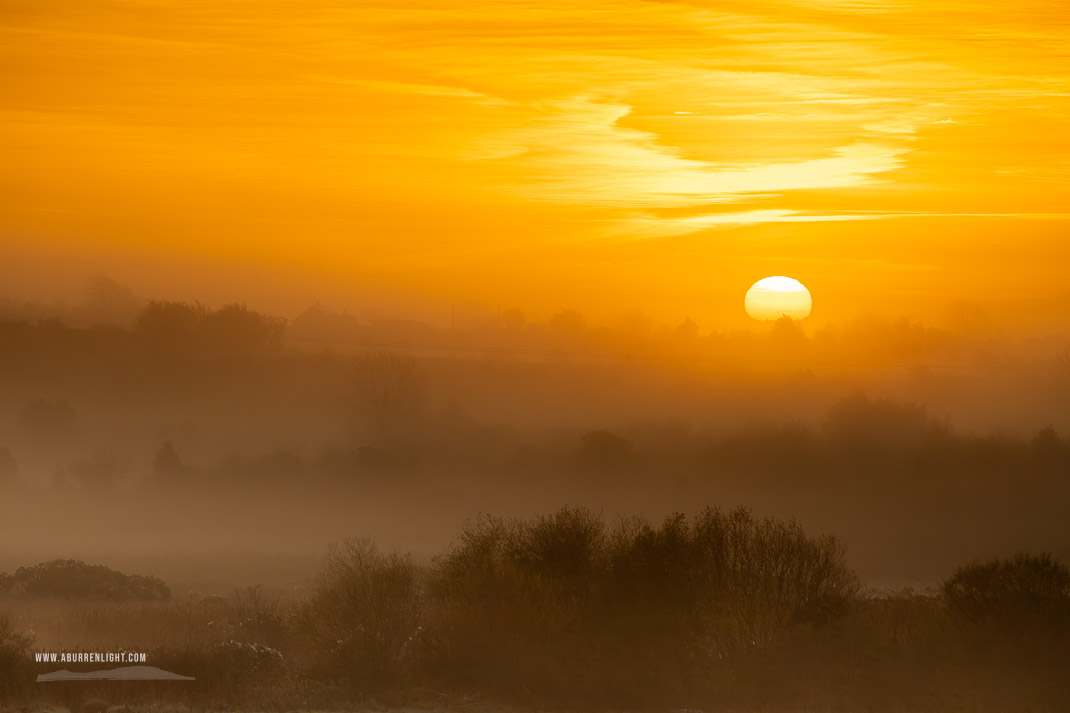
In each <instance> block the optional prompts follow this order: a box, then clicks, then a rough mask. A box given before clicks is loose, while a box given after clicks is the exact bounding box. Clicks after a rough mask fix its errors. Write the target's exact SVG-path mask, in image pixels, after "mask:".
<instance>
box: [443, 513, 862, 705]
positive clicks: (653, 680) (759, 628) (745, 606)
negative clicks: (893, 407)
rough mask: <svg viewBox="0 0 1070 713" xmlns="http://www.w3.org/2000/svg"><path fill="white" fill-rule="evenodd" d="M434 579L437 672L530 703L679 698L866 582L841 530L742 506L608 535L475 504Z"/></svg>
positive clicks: (840, 603)
mask: <svg viewBox="0 0 1070 713" xmlns="http://www.w3.org/2000/svg"><path fill="white" fill-rule="evenodd" d="M434 583H435V587H434V593H435V595H436V598H437V603H438V605H439V609H438V617H437V619H436V621H435V628H434V631H433V634H434V637H436V640H438V641H439V642H440V645H439V648H438V649H437V650H435V651H433V652H432V653H434V654H435V655H436V656H437V658H435V659H434V661H433V662H434V665H435V666H436V667H437V668H436V670H437V675H439V676H440V677H442V678H443V679H444V680H446V681H452V682H455V683H461V684H463V685H467V686H475V687H478V688H480V689H481V690H489V691H491V692H494V693H496V694H498V695H503V696H510V697H516V696H520V697H521V698H526V699H528V700H529V702H535V703H540V704H541V703H544V702H551V703H566V702H571V703H576V702H583V703H585V704H587V703H590V704H594V703H596V702H597V703H598V704H601V705H606V704H619V705H632V704H634V703H635V702H636V701H646V702H649V703H652V704H653V703H655V702H657V703H659V704H661V703H667V702H669V699H676V702H677V703H681V704H683V703H685V702H686V700H687V697H688V696H689V695H692V694H694V693H695V692H696V691H699V690H708V688H709V686H710V685H711V682H712V681H713V680H714V679H715V677H714V676H713V675H712V673H713V671H714V668H713V667H714V666H716V665H717V664H718V663H719V662H723V661H725V660H732V659H741V658H743V657H745V656H747V655H751V654H753V653H754V652H761V651H764V650H766V649H769V648H771V647H772V645H773V644H775V643H777V642H778V640H779V639H778V637H779V635H780V634H781V633H782V632H785V631H787V630H789V629H791V628H793V627H797V626H800V625H805V626H821V625H822V624H824V623H825V622H826V621H828V620H830V619H832V618H835V617H836V616H838V615H839V614H841V613H843V612H845V611H846V610H847V608H848V605H850V604H851V603H852V602H853V601H854V600H855V598H856V597H857V595H858V592H859V588H860V585H859V581H858V579H857V577H856V576H855V575H854V573H853V572H851V571H850V570H849V569H848V568H847V567H846V565H845V564H844V551H843V547H842V546H841V545H840V544H839V542H838V541H836V540H835V539H834V538H831V537H819V538H810V537H808V536H806V535H805V533H803V531H802V529H801V528H800V527H799V525H798V524H797V523H795V522H781V521H776V520H758V519H756V518H754V517H753V515H751V513H750V512H749V511H747V510H743V509H740V510H736V511H733V512H731V513H727V514H726V513H722V512H720V511H718V510H712V509H707V510H705V511H704V512H703V513H701V514H700V515H699V516H698V517H696V518H694V519H692V520H689V519H688V518H686V517H685V516H683V515H674V516H672V517H669V518H667V519H666V520H665V521H664V523H663V524H662V525H661V526H657V527H654V526H651V525H648V524H646V523H644V522H642V521H641V520H632V521H627V522H625V523H624V524H623V525H622V527H621V528H620V529H619V530H617V531H616V532H614V533H612V534H610V533H607V531H606V528H605V525H604V523H603V522H602V520H601V518H600V517H598V516H597V515H595V514H594V513H592V512H590V511H588V510H584V509H575V508H565V509H563V510H560V511H558V512H557V513H554V514H552V515H549V516H543V517H538V518H535V519H533V520H528V521H504V520H502V519H500V518H493V517H483V518H480V519H477V520H473V521H470V522H469V523H467V524H466V525H465V527H464V529H463V530H462V533H461V536H460V538H459V539H458V541H457V542H456V543H455V544H454V545H453V546H452V547H451V548H450V549H449V550H448V551H447V552H446V553H445V554H444V555H443V556H442V557H440V558H439V559H438V560H437V561H436V571H435V578H434ZM533 699H534V700H533Z"/></svg>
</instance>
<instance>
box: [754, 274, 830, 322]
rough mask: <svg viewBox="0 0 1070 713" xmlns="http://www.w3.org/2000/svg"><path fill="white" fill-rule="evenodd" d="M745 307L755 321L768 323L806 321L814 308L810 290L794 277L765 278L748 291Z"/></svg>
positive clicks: (777, 276)
mask: <svg viewBox="0 0 1070 713" xmlns="http://www.w3.org/2000/svg"><path fill="white" fill-rule="evenodd" d="M743 306H744V307H745V308H746V310H747V314H749V315H750V316H751V317H753V318H754V319H757V320H760V321H763V322H764V321H767V320H770V319H779V318H781V317H791V318H792V319H804V318H805V317H808V316H809V315H810V308H811V307H812V306H813V303H812V301H811V300H810V290H808V289H806V286H805V285H803V283H801V282H799V281H798V280H796V279H794V278H792V277H784V276H783V275H776V276H774V277H763V278H762V279H760V280H758V281H757V282H755V283H754V284H753V285H751V288H750V289H749V290H747V298H746V299H745V300H744V302H743Z"/></svg>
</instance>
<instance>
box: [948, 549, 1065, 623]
mask: <svg viewBox="0 0 1070 713" xmlns="http://www.w3.org/2000/svg"><path fill="white" fill-rule="evenodd" d="M943 591H944V597H945V598H946V600H947V605H948V608H949V609H950V611H951V612H952V614H953V615H954V616H955V617H957V618H958V619H960V620H961V621H963V622H965V623H967V624H970V625H973V626H976V627H980V628H981V629H984V630H987V631H990V632H995V633H1012V634H1014V635H1016V636H1031V635H1036V634H1038V633H1059V634H1066V633H1067V632H1068V626H1070V569H1068V568H1067V567H1066V565H1064V564H1062V563H1061V562H1058V561H1057V560H1055V559H1053V558H1052V556H1051V555H1049V554H1041V555H1032V554H1028V553H1024V552H1023V553H1019V554H1017V555H1015V556H1014V557H1012V558H1009V559H993V560H989V561H987V562H981V563H976V564H971V565H967V566H965V567H960V568H959V569H958V570H956V571H955V573H954V574H953V575H952V576H951V577H950V578H949V579H948V580H947V581H946V582H944V586H943Z"/></svg>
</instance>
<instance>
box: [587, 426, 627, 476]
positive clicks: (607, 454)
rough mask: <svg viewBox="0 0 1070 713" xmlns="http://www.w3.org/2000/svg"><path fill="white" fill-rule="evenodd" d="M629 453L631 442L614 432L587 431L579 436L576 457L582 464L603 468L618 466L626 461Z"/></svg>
mask: <svg viewBox="0 0 1070 713" xmlns="http://www.w3.org/2000/svg"><path fill="white" fill-rule="evenodd" d="M631 455H632V444H631V442H630V441H629V440H628V439H626V438H624V437H623V436H618V435H617V434H615V433H611V432H609V431H604V430H597V431H587V432H586V433H584V434H583V436H582V437H581V438H580V449H579V453H578V458H579V461H580V463H581V464H583V465H589V466H594V467H603V468H608V467H613V466H618V465H622V464H624V463H626V462H627V461H628V459H629V458H630V457H631Z"/></svg>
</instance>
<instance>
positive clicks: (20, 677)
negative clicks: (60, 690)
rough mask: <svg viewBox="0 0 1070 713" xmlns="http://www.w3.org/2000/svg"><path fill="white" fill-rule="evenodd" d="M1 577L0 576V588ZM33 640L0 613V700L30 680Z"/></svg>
mask: <svg viewBox="0 0 1070 713" xmlns="http://www.w3.org/2000/svg"><path fill="white" fill-rule="evenodd" d="M2 585H3V575H0V586H2ZM32 645H33V639H32V638H31V637H29V636H27V635H25V634H22V633H20V632H19V631H18V630H16V628H15V625H14V624H13V623H12V621H11V619H10V618H9V617H8V616H7V615H6V614H4V613H3V612H0V700H4V699H6V698H7V697H9V696H12V695H14V694H16V693H19V692H21V691H22V690H23V689H25V688H26V687H27V686H28V685H29V682H30V680H31V670H30V647H31V646H32Z"/></svg>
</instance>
